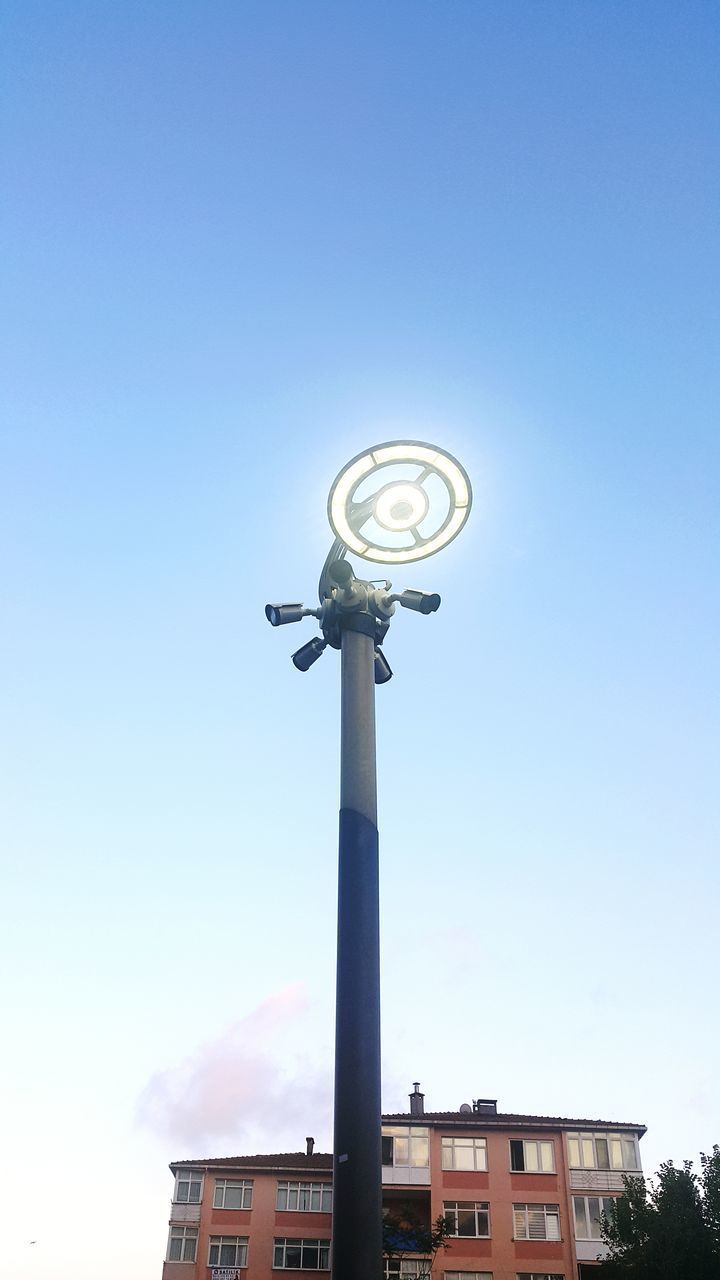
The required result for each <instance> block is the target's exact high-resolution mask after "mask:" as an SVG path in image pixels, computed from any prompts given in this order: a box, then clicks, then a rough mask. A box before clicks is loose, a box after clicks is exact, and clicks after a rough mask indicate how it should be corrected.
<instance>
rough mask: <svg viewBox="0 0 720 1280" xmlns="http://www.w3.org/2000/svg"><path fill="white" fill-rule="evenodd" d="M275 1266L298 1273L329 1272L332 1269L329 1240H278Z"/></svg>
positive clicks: (274, 1254) (274, 1249) (275, 1249)
mask: <svg viewBox="0 0 720 1280" xmlns="http://www.w3.org/2000/svg"><path fill="white" fill-rule="evenodd" d="M273 1266H274V1267H286V1268H288V1269H293V1270H298V1271H327V1270H328V1269H329V1267H330V1241H329V1240H288V1239H285V1238H283V1239H281V1240H276V1241H275V1245H274V1248H273Z"/></svg>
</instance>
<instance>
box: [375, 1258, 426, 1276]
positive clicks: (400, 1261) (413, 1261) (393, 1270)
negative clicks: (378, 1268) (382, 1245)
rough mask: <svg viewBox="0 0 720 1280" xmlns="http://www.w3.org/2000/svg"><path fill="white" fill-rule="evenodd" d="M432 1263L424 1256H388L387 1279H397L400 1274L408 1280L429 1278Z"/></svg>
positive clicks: (385, 1274)
mask: <svg viewBox="0 0 720 1280" xmlns="http://www.w3.org/2000/svg"><path fill="white" fill-rule="evenodd" d="M429 1267H430V1263H429V1262H426V1261H425V1259H424V1258H386V1259H385V1271H384V1272H383V1274H384V1276H385V1280H396V1278H397V1277H398V1276H401V1277H403V1280H404V1278H405V1277H407V1278H408V1280H427V1277H429V1275H430V1271H429Z"/></svg>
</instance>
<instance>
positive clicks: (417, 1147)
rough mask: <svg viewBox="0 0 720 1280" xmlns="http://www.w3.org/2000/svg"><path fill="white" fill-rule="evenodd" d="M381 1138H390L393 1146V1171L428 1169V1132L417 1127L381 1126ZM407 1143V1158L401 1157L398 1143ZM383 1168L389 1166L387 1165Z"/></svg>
mask: <svg viewBox="0 0 720 1280" xmlns="http://www.w3.org/2000/svg"><path fill="white" fill-rule="evenodd" d="M382 1136H383V1138H392V1144H393V1158H392V1168H393V1169H429V1168H430V1130H429V1129H427V1128H421V1127H420V1126H418V1125H398V1124H394V1125H383V1128H382ZM403 1142H407V1157H406V1158H404V1157H403V1154H402V1153H403V1150H404V1148H403V1147H402V1146H399V1145H398V1143H403ZM383 1163H384V1164H385V1168H386V1169H389V1168H390V1167H391V1166H390V1165H388V1164H387V1163H385V1162H383Z"/></svg>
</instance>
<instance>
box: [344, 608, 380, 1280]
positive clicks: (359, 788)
mask: <svg viewBox="0 0 720 1280" xmlns="http://www.w3.org/2000/svg"><path fill="white" fill-rule="evenodd" d="M374 650H375V645H374V641H373V639H372V637H371V636H368V635H364V634H361V633H360V632H358V631H355V630H350V629H348V630H343V633H342V753H341V761H342V763H341V809H340V840H339V866H338V944H337V995H336V1011H335V1136H334V1148H333V1149H334V1165H333V1226H332V1280H380V1277H381V1274H382V1158H381V1144H380V1123H381V1102H380V930H379V890H378V832H377V801H376V782H375V685H374V670H373V663H374Z"/></svg>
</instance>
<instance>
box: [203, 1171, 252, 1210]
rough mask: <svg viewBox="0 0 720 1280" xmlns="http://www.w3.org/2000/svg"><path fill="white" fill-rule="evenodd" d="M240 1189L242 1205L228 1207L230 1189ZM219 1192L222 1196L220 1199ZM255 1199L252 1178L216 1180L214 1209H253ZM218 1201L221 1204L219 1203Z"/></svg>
mask: <svg viewBox="0 0 720 1280" xmlns="http://www.w3.org/2000/svg"><path fill="white" fill-rule="evenodd" d="M238 1187H239V1188H240V1193H241V1194H240V1201H241V1203H240V1204H234V1205H227V1204H225V1200H226V1198H227V1192H228V1188H232V1189H236V1188H238ZM218 1192H220V1196H219V1197H218ZM252 1197H253V1180H252V1178H216V1179H215V1189H214V1191H213V1209H235V1210H237V1209H252ZM218 1199H219V1200H220V1203H218Z"/></svg>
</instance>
